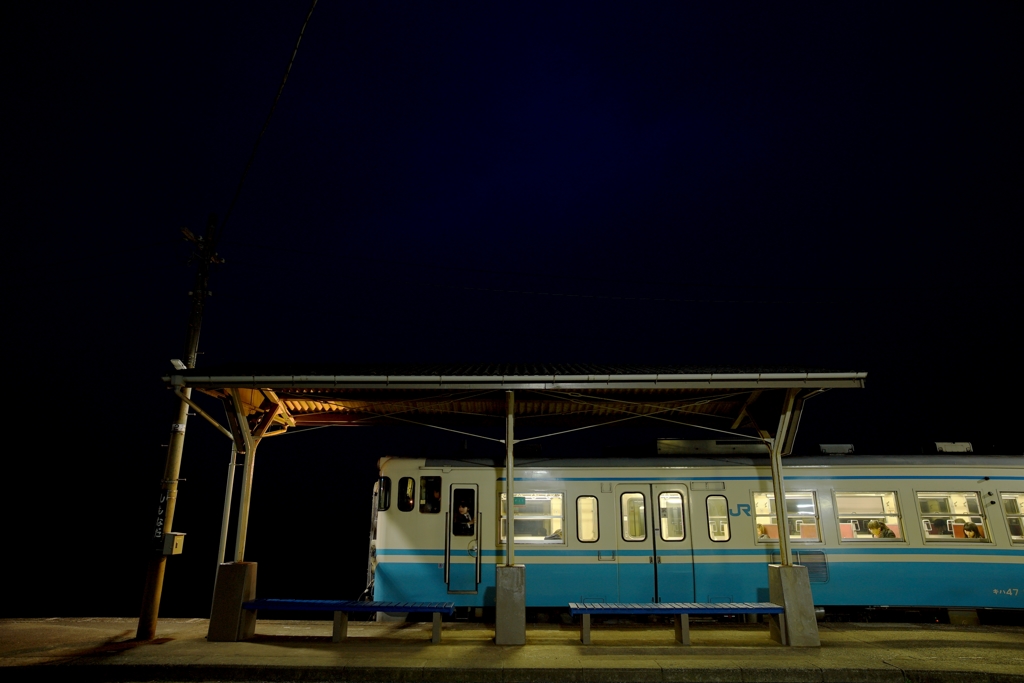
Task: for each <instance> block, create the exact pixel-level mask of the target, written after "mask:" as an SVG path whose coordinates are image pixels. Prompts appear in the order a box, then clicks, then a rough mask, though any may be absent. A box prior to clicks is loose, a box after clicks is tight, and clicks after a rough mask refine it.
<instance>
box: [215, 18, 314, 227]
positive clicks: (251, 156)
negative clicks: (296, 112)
mask: <svg viewBox="0 0 1024 683" xmlns="http://www.w3.org/2000/svg"><path fill="white" fill-rule="evenodd" d="M316 3H317V0H312V2H311V3H310V5H309V12H307V13H306V20H305V21H303V22H302V28H301V29H299V37H298V39H297V40H296V41H295V48H294V49H293V50H292V56H291V57H290V58H289V59H288V66H287V67H286V68H285V70H284V75H283V76H282V77H281V85H280V86H278V88H277V94H276V95H275V96H274V102H273V103H272V104H271V105H270V112H269V113H268V114H267V118H266V120H265V121H264V122H263V127H262V128H261V129H260V132H259V135H257V136H256V143H255V144H254V145H253V146H252V152H251V153H250V154H249V159H248V160H247V161H246V162H245V167H244V168H243V169H242V177H241V178H239V179H238V186H237V187H236V188H235V194H234V196H233V197H232V198H231V203H230V204H229V205H228V210H227V213H226V214H225V215H224V220H223V221H222V222H221V224H220V226H221V227H220V230H221V234H223V233H224V228H225V227H227V224H228V220H229V219H230V218H231V214H232V213H233V212H234V210H235V206H236V205H237V204H238V198H239V197H241V195H242V187H243V186H244V185H245V179H246V177H247V176H248V175H249V169H250V168H252V162H253V161H254V160H255V159H256V152H257V150H259V148H260V143H261V142H262V141H263V134H264V133H266V132H267V127H268V126H269V125H270V119H272V118H273V117H274V111H275V110H276V109H277V103H278V102H280V101H281V93H282V92H284V85H285V83H287V82H288V75H289V74H290V73H291V72H292V64H294V63H295V55H297V54H298V52H299V44H301V43H302V37H303V35H305V33H306V27H307V26H308V25H309V18H310V17H312V16H313V10H314V9H315V8H316Z"/></svg>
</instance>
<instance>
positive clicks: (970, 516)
mask: <svg viewBox="0 0 1024 683" xmlns="http://www.w3.org/2000/svg"><path fill="white" fill-rule="evenodd" d="M917 505H918V510H920V513H921V527H922V531H923V533H924V540H925V542H926V543H929V542H935V541H939V542H941V541H960V542H964V543H989V542H990V540H989V539H990V538H991V535H990V534H989V532H988V528H987V525H986V523H985V510H984V507H983V506H982V505H981V498H980V496H979V495H978V492H977V491H918V492H917Z"/></svg>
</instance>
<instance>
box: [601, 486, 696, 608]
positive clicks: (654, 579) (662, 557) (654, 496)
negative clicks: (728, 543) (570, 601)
mask: <svg viewBox="0 0 1024 683" xmlns="http://www.w3.org/2000/svg"><path fill="white" fill-rule="evenodd" d="M615 495H616V498H617V500H618V511H619V528H618V529H617V530H616V536H617V548H618V550H617V553H616V554H617V555H618V557H617V558H616V559H617V560H618V562H617V564H618V570H619V571H618V577H619V601H620V602H692V601H693V550H692V547H691V545H690V540H689V539H688V538H687V533H686V502H687V491H686V487H685V486H684V485H682V484H654V485H652V484H618V485H616V487H615Z"/></svg>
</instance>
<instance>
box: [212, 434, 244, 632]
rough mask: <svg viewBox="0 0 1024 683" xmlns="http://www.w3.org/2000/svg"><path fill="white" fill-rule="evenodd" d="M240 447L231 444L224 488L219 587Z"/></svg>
mask: <svg viewBox="0 0 1024 683" xmlns="http://www.w3.org/2000/svg"><path fill="white" fill-rule="evenodd" d="M237 461H238V446H236V445H235V443H234V441H232V442H231V460H230V462H228V478H227V479H228V480H227V484H226V485H225V487H224V511H223V512H222V513H221V517H220V543H219V544H218V546H217V571H216V572H215V573H214V575H213V585H214V587H216V585H217V577H218V576H220V566H221V565H222V564H224V556H225V555H226V554H227V551H228V522H230V521H231V494H232V492H233V491H234V488H235V468H236V467H237V466H238V462H237ZM210 612H211V613H212V612H213V603H212V602H211V603H210Z"/></svg>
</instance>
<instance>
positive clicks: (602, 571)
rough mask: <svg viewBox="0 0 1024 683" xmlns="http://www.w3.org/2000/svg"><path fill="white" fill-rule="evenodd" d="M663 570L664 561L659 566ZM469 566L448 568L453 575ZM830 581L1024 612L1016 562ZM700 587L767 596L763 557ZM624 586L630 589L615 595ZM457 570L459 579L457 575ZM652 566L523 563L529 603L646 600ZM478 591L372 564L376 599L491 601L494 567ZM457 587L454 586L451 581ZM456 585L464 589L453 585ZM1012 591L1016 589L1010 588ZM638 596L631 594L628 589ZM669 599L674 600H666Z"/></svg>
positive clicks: (423, 570)
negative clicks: (461, 590)
mask: <svg viewBox="0 0 1024 683" xmlns="http://www.w3.org/2000/svg"><path fill="white" fill-rule="evenodd" d="M662 566H663V567H664V566H665V565H662ZM472 567H473V565H471V564H461V565H453V578H456V579H457V580H458V581H459V583H462V582H463V581H464V580H466V579H467V578H468V575H467V576H462V574H464V573H466V572H471V571H472ZM686 568H687V565H683V566H682V567H681V568H680V569H681V571H680V572H678V573H677V574H676V576H675V577H674V578H670V577H669V576H668V575H667V574H666V576H665V577H664V578H663V580H662V588H661V594H662V596H663V599H664V600H665V601H677V600H678V601H682V600H679V598H677V597H674V596H676V595H682V596H686V595H688V594H692V588H688V587H687V585H686V584H688V583H689V582H690V580H689V575H688V574H687V573H686V571H685V569H686ZM828 569H829V580H828V581H827V582H825V583H812V584H811V590H812V592H813V594H814V602H815V604H819V605H887V606H892V607H895V606H916V607H926V606H936V607H996V608H1006V609H1024V573H1022V572H1021V565H1020V564H1013V563H995V562H990V563H983V564H982V563H977V562H971V563H964V562H896V561H892V560H889V561H885V562H834V563H829V566H828ZM693 571H694V572H696V577H695V578H696V587H697V592H696V595H695V596H694V599H695V600H698V601H701V602H705V601H707V602H729V601H732V602H755V601H766V600H767V599H768V574H767V568H766V567H765V565H764V564H762V563H760V562H748V563H746V562H745V563H736V562H733V563H696V564H695V565H693ZM620 572H626V574H629V575H628V576H627V575H623V576H622V578H623V585H625V586H629V587H631V588H633V590H630V591H628V593H629V594H625V595H624V594H620V592H619V588H618V586H619V575H620ZM455 574H458V576H455ZM652 574H653V569H652V566H651V565H643V564H640V565H635V564H634V565H620V564H618V563H615V562H608V563H594V564H527V567H526V604H527V606H530V607H544V606H565V605H566V604H567V603H569V602H583V601H587V602H605V601H629V602H637V601H643V602H647V601H648V600H649V599H650V598H651V596H650V595H646V594H644V595H641V593H647V592H648V590H647V587H648V585H649V583H650V582H649V579H648V578H646V577H648V576H649V575H652ZM481 579H482V582H481V584H480V586H479V589H478V591H479V592H478V593H477V594H476V595H449V594H448V592H447V590H446V588H445V585H444V569H443V567H442V566H439V563H436V562H435V563H419V562H380V563H379V564H378V565H377V571H376V579H375V589H374V599H375V600H382V601H402V602H438V601H451V602H454V603H455V604H456V605H457V606H490V605H493V604H494V565H493V564H490V563H488V564H486V565H485V566H484V567H483V570H482V575H481ZM452 587H453V588H456V586H454V585H453V586H452ZM458 587H459V588H461V587H462V586H458ZM1014 591H1016V593H1015V592H1014ZM633 593H635V595H634V594H633ZM670 596H673V597H670Z"/></svg>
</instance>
